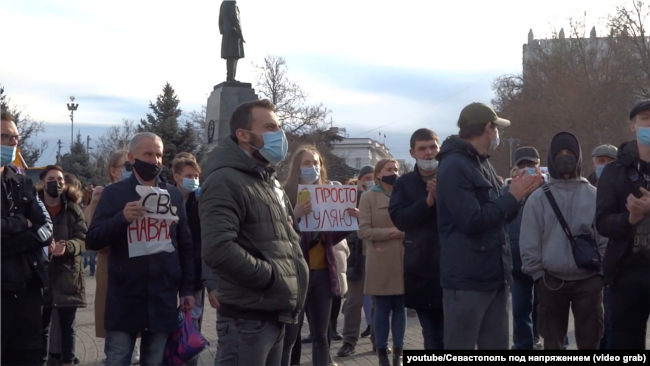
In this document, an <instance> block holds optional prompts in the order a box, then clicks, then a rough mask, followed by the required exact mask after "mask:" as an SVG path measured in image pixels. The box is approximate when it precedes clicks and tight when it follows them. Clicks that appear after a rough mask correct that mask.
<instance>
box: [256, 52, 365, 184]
mask: <svg viewBox="0 0 650 366" xmlns="http://www.w3.org/2000/svg"><path fill="white" fill-rule="evenodd" d="M253 67H254V68H255V70H256V71H257V82H256V86H255V89H256V90H257V92H258V93H259V95H260V97H262V98H266V99H268V100H269V101H271V103H273V105H274V106H275V113H276V115H277V116H278V119H279V121H280V123H281V124H282V128H283V129H284V131H285V133H286V134H287V139H288V140H289V156H287V158H286V159H284V160H283V161H282V163H280V165H279V166H278V167H277V170H278V172H279V175H280V176H281V177H284V176H286V174H287V170H288V165H289V163H290V161H291V156H290V155H291V152H292V151H296V150H297V149H298V147H299V146H300V145H304V144H312V145H315V146H317V147H318V149H319V150H320V152H321V154H322V155H323V158H324V160H325V161H326V164H327V167H328V171H329V172H330V178H331V179H338V180H343V179H344V178H351V177H352V176H353V175H354V170H353V169H352V168H350V167H348V166H347V165H346V164H345V160H344V159H342V158H340V157H338V156H336V155H334V154H333V153H332V143H333V142H334V141H337V140H341V137H340V136H338V135H336V134H335V133H332V132H331V131H330V130H329V126H328V121H327V119H328V117H329V115H330V113H332V111H331V110H329V109H328V108H327V107H325V106H324V105H323V103H319V104H313V105H310V104H308V103H307V99H308V98H309V94H308V93H307V92H306V91H304V90H303V89H302V87H301V86H300V85H299V84H298V83H296V82H295V81H293V80H291V79H290V78H289V77H288V76H287V74H288V71H289V68H288V66H287V62H286V60H285V59H284V57H281V56H275V55H270V54H269V55H267V56H266V57H264V62H263V64H262V65H257V64H253Z"/></svg>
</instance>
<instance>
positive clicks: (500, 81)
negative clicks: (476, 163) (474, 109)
mask: <svg viewBox="0 0 650 366" xmlns="http://www.w3.org/2000/svg"><path fill="white" fill-rule="evenodd" d="M569 24H570V27H569V32H567V34H568V37H567V36H566V34H565V32H564V30H560V32H555V31H554V32H553V37H552V39H547V40H532V41H529V43H528V44H527V45H526V46H525V47H524V64H523V72H522V74H520V75H504V76H501V77H499V78H497V79H496V80H495V82H494V84H493V89H494V92H495V94H496V97H495V99H494V100H493V101H492V104H493V105H494V106H495V107H496V108H497V110H498V111H499V112H500V114H502V115H503V116H504V117H505V118H509V119H511V120H512V121H513V124H512V126H511V127H508V128H507V129H506V130H505V131H504V133H503V137H504V138H505V137H509V136H512V137H514V138H517V139H519V140H520V141H521V145H532V146H535V147H537V148H538V149H539V150H540V153H541V155H542V158H543V160H545V159H544V157H545V155H546V152H547V151H548V147H549V142H550V140H551V138H552V136H553V135H554V134H556V133H557V132H560V131H568V132H572V133H574V134H576V136H578V138H579V139H580V141H581V144H582V147H583V149H584V151H583V155H584V156H589V155H588V153H590V152H591V150H592V149H593V148H594V147H596V146H598V145H599V144H603V143H611V144H614V145H618V144H620V143H622V142H623V141H625V140H626V139H627V138H628V137H629V127H628V124H627V123H625V116H626V113H627V111H628V109H629V107H630V105H631V104H632V103H633V102H634V100H635V99H636V97H637V96H638V95H639V94H638V93H639V90H641V89H640V88H634V87H632V86H633V85H634V84H635V79H636V78H637V75H638V71H639V64H638V63H636V62H631V61H630V59H631V58H630V57H629V55H630V53H629V47H627V46H626V45H625V42H622V41H621V36H620V35H619V36H617V35H616V34H615V32H613V33H612V34H610V35H608V36H607V37H597V36H596V30H595V28H594V29H592V30H591V32H586V29H585V26H584V24H582V23H581V22H579V21H575V20H572V19H570V20H569ZM585 34H590V36H589V37H588V38H585V37H584V35H585ZM508 154H509V149H508V147H506V146H504V147H501V148H499V149H498V150H497V152H496V153H495V154H494V155H495V165H496V166H497V168H498V169H499V170H500V171H501V172H506V171H508V170H509V168H510V167H509V166H508V165H509V160H510V159H509V157H508ZM590 170H591V167H590V166H589V164H588V162H586V163H585V165H584V170H583V171H584V172H585V173H588V172H589V171H590Z"/></svg>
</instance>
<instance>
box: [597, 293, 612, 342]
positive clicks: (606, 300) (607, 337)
mask: <svg viewBox="0 0 650 366" xmlns="http://www.w3.org/2000/svg"><path fill="white" fill-rule="evenodd" d="M603 305H604V306H605V333H604V334H603V339H601V340H600V347H599V349H601V350H611V349H613V348H612V291H611V289H610V288H609V287H605V290H604V291H603Z"/></svg>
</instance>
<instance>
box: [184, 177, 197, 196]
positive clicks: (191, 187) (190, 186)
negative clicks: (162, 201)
mask: <svg viewBox="0 0 650 366" xmlns="http://www.w3.org/2000/svg"><path fill="white" fill-rule="evenodd" d="M181 188H183V190H184V191H185V192H187V193H192V192H194V191H196V190H197V189H199V180H198V179H189V178H183V183H182V184H181Z"/></svg>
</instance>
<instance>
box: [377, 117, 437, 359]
mask: <svg viewBox="0 0 650 366" xmlns="http://www.w3.org/2000/svg"><path fill="white" fill-rule="evenodd" d="M439 150H440V140H439V139H438V136H437V135H436V134H435V133H433V131H431V130H428V129H426V128H422V129H419V130H417V131H415V132H414V133H413V135H412V136H411V150H410V153H411V156H412V157H413V158H415V159H416V164H415V169H413V171H412V172H410V173H406V174H405V175H403V176H401V177H400V178H399V179H398V180H397V182H395V186H394V187H393V194H392V196H391V198H390V207H389V208H388V210H389V213H390V218H391V220H393V223H394V224H395V227H397V228H398V229H399V230H401V231H403V232H404V234H405V238H404V246H405V247H406V248H405V249H406V250H405V252H404V288H405V297H406V307H407V308H409V309H414V310H416V311H417V314H418V319H419V320H420V324H421V325H422V337H423V338H424V349H426V350H441V349H444V342H443V338H444V316H443V312H442V288H441V287H440V240H439V238H438V223H437V214H436V207H435V202H436V201H435V194H436V173H437V168H438V161H437V160H435V159H434V158H435V156H436V155H437V154H438V151H439Z"/></svg>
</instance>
